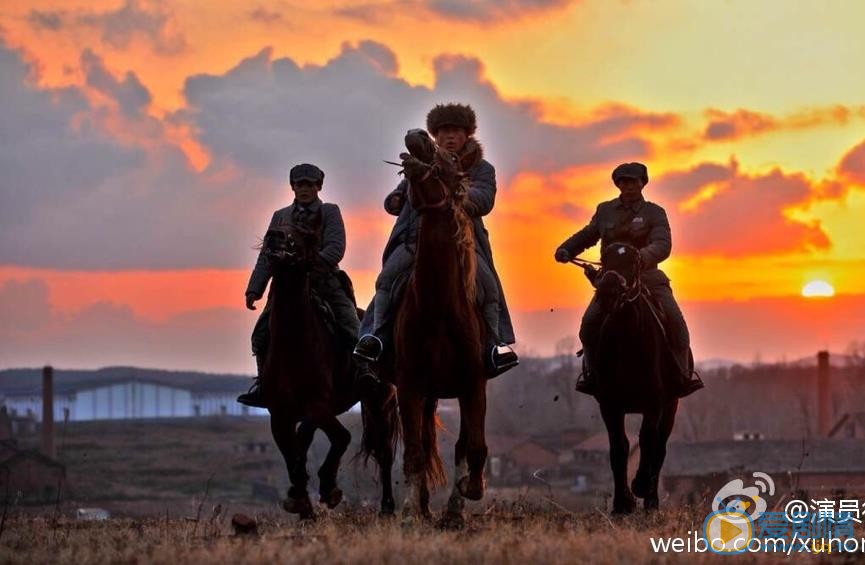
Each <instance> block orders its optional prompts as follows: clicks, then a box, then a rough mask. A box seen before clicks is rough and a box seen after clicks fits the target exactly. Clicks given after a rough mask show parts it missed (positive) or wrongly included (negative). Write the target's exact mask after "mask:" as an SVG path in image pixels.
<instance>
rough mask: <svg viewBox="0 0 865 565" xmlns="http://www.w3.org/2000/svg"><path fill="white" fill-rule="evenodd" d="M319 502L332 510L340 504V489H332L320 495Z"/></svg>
mask: <svg viewBox="0 0 865 565" xmlns="http://www.w3.org/2000/svg"><path fill="white" fill-rule="evenodd" d="M319 502H320V503H321V504H324V505H325V506H327V507H328V508H330V509H331V510H333V509H334V508H336V507H337V506H338V505H339V503H340V502H342V489H341V488H339V487H333V488H332V489H330V491H329V492H326V493H321V495H320V498H319Z"/></svg>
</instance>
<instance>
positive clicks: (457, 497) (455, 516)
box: [441, 411, 469, 529]
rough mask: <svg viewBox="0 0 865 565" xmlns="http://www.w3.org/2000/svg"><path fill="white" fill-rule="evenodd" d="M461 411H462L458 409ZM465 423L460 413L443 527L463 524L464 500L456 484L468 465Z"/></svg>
mask: <svg viewBox="0 0 865 565" xmlns="http://www.w3.org/2000/svg"><path fill="white" fill-rule="evenodd" d="M460 412H462V411H460ZM467 443H468V440H467V439H466V425H465V422H464V421H463V419H462V414H460V434H459V437H458V438H457V442H456V445H455V446H454V480H453V487H452V488H451V494H450V497H449V498H448V505H447V511H446V512H445V515H444V516H443V517H442V524H441V525H442V526H443V527H445V528H452V529H461V528H463V527H464V526H465V522H466V520H465V506H466V502H465V499H464V498H463V495H462V494H461V493H460V490H459V488H458V487H457V485H458V484H459V483H460V481H461V480H463V479H464V478H466V477H468V473H469V467H468V463H467V462H466V446H467Z"/></svg>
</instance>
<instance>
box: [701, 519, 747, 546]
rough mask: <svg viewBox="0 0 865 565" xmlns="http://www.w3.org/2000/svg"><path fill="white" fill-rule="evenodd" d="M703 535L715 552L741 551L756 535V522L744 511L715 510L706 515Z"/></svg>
mask: <svg viewBox="0 0 865 565" xmlns="http://www.w3.org/2000/svg"><path fill="white" fill-rule="evenodd" d="M703 535H704V536H705V538H706V543H707V544H708V545H709V548H710V549H711V550H712V551H714V552H715V553H741V552H743V551H745V550H746V549H747V547H748V542H749V541H750V540H751V537H752V536H753V535H754V523H753V522H752V521H751V517H750V516H748V515H747V514H745V513H743V512H735V511H724V512H713V513H711V514H709V516H707V517H706V521H705V522H704V524H703Z"/></svg>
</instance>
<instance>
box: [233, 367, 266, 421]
mask: <svg viewBox="0 0 865 565" xmlns="http://www.w3.org/2000/svg"><path fill="white" fill-rule="evenodd" d="M255 365H256V367H257V368H258V375H256V377H255V379H254V380H253V382H252V386H250V387H249V390H248V391H246V392H245V393H243V394H241V395H240V396H238V397H237V402H239V403H241V404H245V405H246V406H253V407H255V408H267V405H266V404H265V402H264V395H263V394H262V393H261V373H262V369H263V368H264V355H263V354H259V355H256V356H255Z"/></svg>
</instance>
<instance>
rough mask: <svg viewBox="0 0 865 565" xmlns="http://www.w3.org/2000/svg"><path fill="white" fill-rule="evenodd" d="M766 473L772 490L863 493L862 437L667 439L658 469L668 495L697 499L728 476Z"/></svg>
mask: <svg viewBox="0 0 865 565" xmlns="http://www.w3.org/2000/svg"><path fill="white" fill-rule="evenodd" d="M756 471H760V472H763V473H768V474H769V475H770V476H771V477H772V479H773V480H774V482H775V489H776V492H780V493H791V492H797V491H804V492H806V493H808V495H809V496H812V497H813V496H819V495H831V494H833V493H838V492H848V493H863V492H865V442H862V441H858V440H853V439H843V440H841V439H837V440H836V439H822V438H821V439H812V440H806V441H802V440H799V441H796V440H752V441H740V440H729V441H711V442H700V443H671V444H669V445H668V446H667V458H666V461H665V463H664V468H663V470H662V471H661V479H662V482H663V486H664V490H665V491H666V492H667V493H668V494H669V495H670V497H671V498H672V499H673V500H676V501H680V502H686V503H691V504H694V503H702V502H706V501H707V500H709V499H711V497H712V496H713V495H714V494H715V493H716V492H717V491H718V489H720V488H721V487H722V486H724V485H725V484H726V483H728V482H729V481H731V480H733V479H742V480H743V481H744V482H745V483H746V484H749V482H750V481H751V479H752V473H754V472H756Z"/></svg>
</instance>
